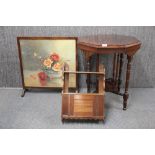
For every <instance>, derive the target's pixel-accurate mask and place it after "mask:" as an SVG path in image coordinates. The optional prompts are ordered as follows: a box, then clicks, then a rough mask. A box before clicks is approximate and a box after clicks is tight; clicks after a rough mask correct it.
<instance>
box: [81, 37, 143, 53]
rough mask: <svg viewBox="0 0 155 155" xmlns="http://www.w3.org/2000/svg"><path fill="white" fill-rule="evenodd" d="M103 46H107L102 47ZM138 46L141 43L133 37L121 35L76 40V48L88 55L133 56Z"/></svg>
mask: <svg viewBox="0 0 155 155" xmlns="http://www.w3.org/2000/svg"><path fill="white" fill-rule="evenodd" d="M103 44H104V45H107V46H104V47H103V46H102V45H103ZM140 46H141V42H140V41H139V40H138V39H136V38H135V37H131V36H123V35H94V36H84V37H80V38H79V39H78V47H79V48H80V49H81V50H84V51H87V52H90V53H91V52H93V53H94V52H96V53H104V54H111V53H126V54H128V55H134V54H135V52H136V51H137V50H138V49H139V48H140ZM114 49H115V50H114Z"/></svg>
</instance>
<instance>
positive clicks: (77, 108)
mask: <svg viewBox="0 0 155 155" xmlns="http://www.w3.org/2000/svg"><path fill="white" fill-rule="evenodd" d="M69 74H76V75H77V74H86V75H92V74H95V75H96V76H97V77H98V90H97V93H79V92H78V91H76V92H73V93H71V92H69ZM104 93H105V69H104V66H103V65H102V64H100V65H99V72H79V71H75V72H74V71H68V67H67V66H65V68H64V86H63V91H62V113H61V118H62V121H63V120H64V119H76V120H78V119H89V120H104Z"/></svg>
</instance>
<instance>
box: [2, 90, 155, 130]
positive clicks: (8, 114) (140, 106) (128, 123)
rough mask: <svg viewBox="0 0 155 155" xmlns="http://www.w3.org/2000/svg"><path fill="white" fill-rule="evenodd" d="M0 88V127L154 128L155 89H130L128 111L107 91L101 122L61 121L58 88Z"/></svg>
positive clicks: (117, 97)
mask: <svg viewBox="0 0 155 155" xmlns="http://www.w3.org/2000/svg"><path fill="white" fill-rule="evenodd" d="M20 95H21V89H2V88H1V89H0V128H3V129H4V128H10V129H13V128H15V129H18V128H19V129H21V128H22V129H23V128H26V129H27V128H35V129H37V128H39V129H42V128H44V129H51V128H155V89H148V88H147V89H146V88H145V89H144V88H143V89H142V88H141V89H130V98H129V102H128V109H127V111H123V110H122V97H120V96H117V95H114V94H111V93H106V99H105V100H106V102H105V111H106V118H105V122H104V123H101V122H100V123H96V122H66V123H64V124H62V122H61V93H60V92H36V91H35V92H28V93H26V95H25V97H24V98H21V97H20Z"/></svg>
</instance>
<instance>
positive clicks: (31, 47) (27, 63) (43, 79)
mask: <svg viewBox="0 0 155 155" xmlns="http://www.w3.org/2000/svg"><path fill="white" fill-rule="evenodd" d="M20 46H21V56H22V65H23V76H24V77H23V78H24V85H25V86H26V87H56V88H59V87H62V86H63V68H64V64H67V65H68V67H69V70H70V71H75V70H76V41H75V40H20ZM69 78H70V83H69V86H70V87H76V77H75V75H71V76H70V77H69Z"/></svg>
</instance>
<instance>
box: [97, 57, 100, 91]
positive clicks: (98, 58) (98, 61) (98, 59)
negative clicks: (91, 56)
mask: <svg viewBox="0 0 155 155" xmlns="http://www.w3.org/2000/svg"><path fill="white" fill-rule="evenodd" d="M99 64H100V57H99V54H97V55H96V72H99ZM97 91H98V78H96V92H97Z"/></svg>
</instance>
